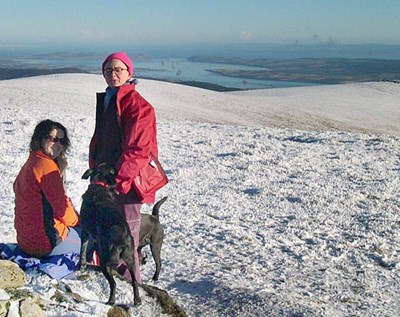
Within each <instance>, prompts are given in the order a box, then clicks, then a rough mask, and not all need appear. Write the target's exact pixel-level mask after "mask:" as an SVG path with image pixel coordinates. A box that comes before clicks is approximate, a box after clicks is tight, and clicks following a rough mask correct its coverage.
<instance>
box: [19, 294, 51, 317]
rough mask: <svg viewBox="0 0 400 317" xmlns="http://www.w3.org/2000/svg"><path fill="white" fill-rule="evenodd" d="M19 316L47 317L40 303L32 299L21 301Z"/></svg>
mask: <svg viewBox="0 0 400 317" xmlns="http://www.w3.org/2000/svg"><path fill="white" fill-rule="evenodd" d="M19 314H20V316H21V317H46V315H45V313H44V312H43V310H42V308H41V307H40V306H39V302H38V301H37V300H35V299H34V298H32V297H27V298H25V299H23V300H21V302H20V304H19Z"/></svg>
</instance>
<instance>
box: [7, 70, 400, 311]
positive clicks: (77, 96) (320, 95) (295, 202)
mask: <svg viewBox="0 0 400 317" xmlns="http://www.w3.org/2000/svg"><path fill="white" fill-rule="evenodd" d="M104 88H105V84H104V81H103V79H102V77H101V76H99V75H84V74H79V75H76V74H69V75H66V74H64V75H52V76H43V77H36V78H26V79H17V80H9V81H0V114H1V120H0V136H1V142H0V151H1V152H0V153H1V155H0V230H1V232H2V234H1V238H0V242H3V243H4V242H15V241H16V237H15V231H14V227H13V199H14V195H13V191H12V183H13V181H14V179H15V177H16V175H17V173H18V171H19V169H20V167H21V166H22V164H23V163H24V162H25V160H26V158H27V156H28V143H29V140H30V137H31V134H32V132H33V129H34V127H35V125H36V124H37V122H38V121H40V120H42V119H45V118H51V119H53V120H57V121H60V122H61V123H63V124H64V125H65V126H66V127H67V128H68V129H69V132H70V135H71V139H72V145H73V147H72V149H71V151H70V154H69V169H68V194H69V196H70V197H71V198H72V200H73V203H74V204H75V206H77V208H79V206H80V203H81V198H80V197H81V195H82V194H83V193H84V191H85V190H86V187H87V185H88V184H87V181H84V180H81V175H82V174H83V172H84V171H85V170H86V168H87V166H88V162H87V152H88V144H89V140H90V137H91V134H92V132H93V127H94V103H95V92H96V91H102V90H103V89H104ZM137 89H138V91H139V92H140V93H141V94H142V95H143V96H144V97H145V98H146V99H148V100H149V101H150V102H151V103H152V104H153V105H154V107H155V108H156V112H157V117H158V138H159V148H160V159H161V161H162V163H163V165H164V167H165V169H166V171H167V173H168V176H169V178H170V183H169V184H168V186H167V187H166V188H163V189H162V190H161V191H159V193H158V196H157V198H161V197H163V196H165V195H167V196H168V197H169V198H168V200H167V202H166V203H165V204H164V205H163V206H162V208H161V216H160V218H161V222H162V225H163V227H164V229H165V233H166V236H165V241H164V245H163V248H162V260H163V267H162V271H161V275H160V280H159V281H158V282H157V283H154V285H155V286H157V287H160V288H162V289H165V290H166V291H167V292H168V293H169V294H170V295H172V296H173V297H174V299H175V300H176V301H177V303H178V304H179V305H180V306H181V307H183V308H184V309H185V310H186V312H187V313H188V315H189V316H232V317H236V316H291V317H295V316H296V317H297V316H298V317H300V316H326V317H337V316H399V315H400V292H399V290H400V276H399V272H400V264H399V261H400V85H399V84H394V83H364V84H347V85H335V86H320V87H304V88H285V89H273V90H256V91H241V92H231V93H219V92H212V91H207V90H203V89H198V88H193V87H187V86H182V85H176V84H170V83H165V82H157V81H149V80H142V81H140V83H139V85H138V86H137ZM151 207H152V206H145V207H144V211H145V212H150V211H151ZM148 253H149V251H148ZM149 255H150V254H149ZM154 269H155V267H154V263H153V261H152V260H150V261H149V262H148V263H147V264H146V265H145V266H143V267H142V275H143V278H144V282H145V283H146V284H153V282H151V277H152V275H153V273H154ZM89 274H90V279H89V280H86V281H80V280H78V279H77V276H76V275H73V276H70V277H68V278H66V279H64V282H65V283H67V284H68V285H69V286H71V287H72V290H73V291H74V292H76V293H79V294H80V295H82V296H84V298H85V299H86V300H85V302H84V303H83V304H73V303H70V304H63V305H64V306H68V307H60V306H57V305H55V302H54V301H53V300H52V299H50V298H51V296H52V294H53V293H54V291H55V287H54V284H55V281H52V280H51V279H50V278H49V277H48V276H46V275H43V274H39V273H36V272H31V273H29V274H28V280H29V285H28V286H27V288H29V289H32V290H35V291H36V292H38V293H40V294H41V296H42V298H43V299H44V300H48V301H49V302H48V304H47V306H46V309H47V314H48V316H89V315H91V316H105V315H106V312H107V310H108V308H109V307H108V306H107V305H105V304H104V303H105V302H106V301H107V299H108V284H107V282H106V280H105V278H104V277H103V276H102V274H101V273H96V272H90V273H89ZM89 281H90V282H89ZM141 295H142V299H143V300H144V304H143V305H142V306H140V307H137V308H136V307H132V309H131V310H132V316H146V317H149V316H159V315H160V314H161V313H160V311H159V308H158V306H157V305H155V304H154V300H153V299H151V298H150V297H148V296H146V294H145V292H144V291H143V290H141ZM117 302H118V303H121V304H130V305H131V302H132V292H131V287H130V285H129V284H127V283H126V282H123V281H118V286H117Z"/></svg>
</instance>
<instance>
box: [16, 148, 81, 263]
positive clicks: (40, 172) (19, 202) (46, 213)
mask: <svg viewBox="0 0 400 317" xmlns="http://www.w3.org/2000/svg"><path fill="white" fill-rule="evenodd" d="M14 193H15V219H14V226H15V229H16V231H17V242H18V244H19V246H20V248H21V249H22V250H23V251H24V252H26V253H28V254H29V255H33V256H42V255H45V254H48V253H49V252H51V250H52V249H53V248H54V247H55V246H56V245H57V244H58V243H59V242H61V241H62V240H64V239H65V238H66V236H67V234H68V226H75V225H77V224H78V221H79V218H78V214H77V213H76V211H75V210H74V208H73V206H72V204H71V201H70V199H69V198H68V197H67V196H66V194H65V191H64V187H63V183H62V179H61V176H60V170H59V168H58V166H57V164H56V162H55V161H54V160H53V159H51V158H50V157H48V156H47V155H46V154H44V153H43V152H41V151H34V152H31V153H30V155H29V158H28V160H27V161H26V163H25V164H24V166H23V167H22V168H21V171H20V172H19V174H18V176H17V178H16V179H15V182H14Z"/></svg>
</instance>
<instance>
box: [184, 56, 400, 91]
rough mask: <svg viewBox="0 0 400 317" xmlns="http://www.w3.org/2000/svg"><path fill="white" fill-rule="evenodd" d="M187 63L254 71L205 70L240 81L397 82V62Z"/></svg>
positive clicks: (198, 59)
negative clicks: (249, 67) (231, 66)
mask: <svg viewBox="0 0 400 317" xmlns="http://www.w3.org/2000/svg"><path fill="white" fill-rule="evenodd" d="M188 60H189V61H191V62H201V63H211V64H226V65H237V66H239V67H240V66H251V67H254V69H228V68H226V69H225V68H219V69H207V71H208V72H211V73H215V74H219V75H222V76H229V77H237V78H244V79H257V80H273V81H286V82H303V83H311V84H322V85H326V84H344V83H351V82H368V81H383V80H384V81H395V80H399V79H400V60H384V59H361V58H355V59H351V58H298V59H283V60H281V59H269V58H257V59H249V58H228V57H201V56H192V57H189V58H188Z"/></svg>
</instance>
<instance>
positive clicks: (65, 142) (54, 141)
mask: <svg viewBox="0 0 400 317" xmlns="http://www.w3.org/2000/svg"><path fill="white" fill-rule="evenodd" d="M45 139H46V140H49V141H50V142H53V143H57V142H60V144H61V145H65V144H67V140H66V139H65V138H58V137H56V136H54V137H53V136H51V135H48V136H46V137H45Z"/></svg>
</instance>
